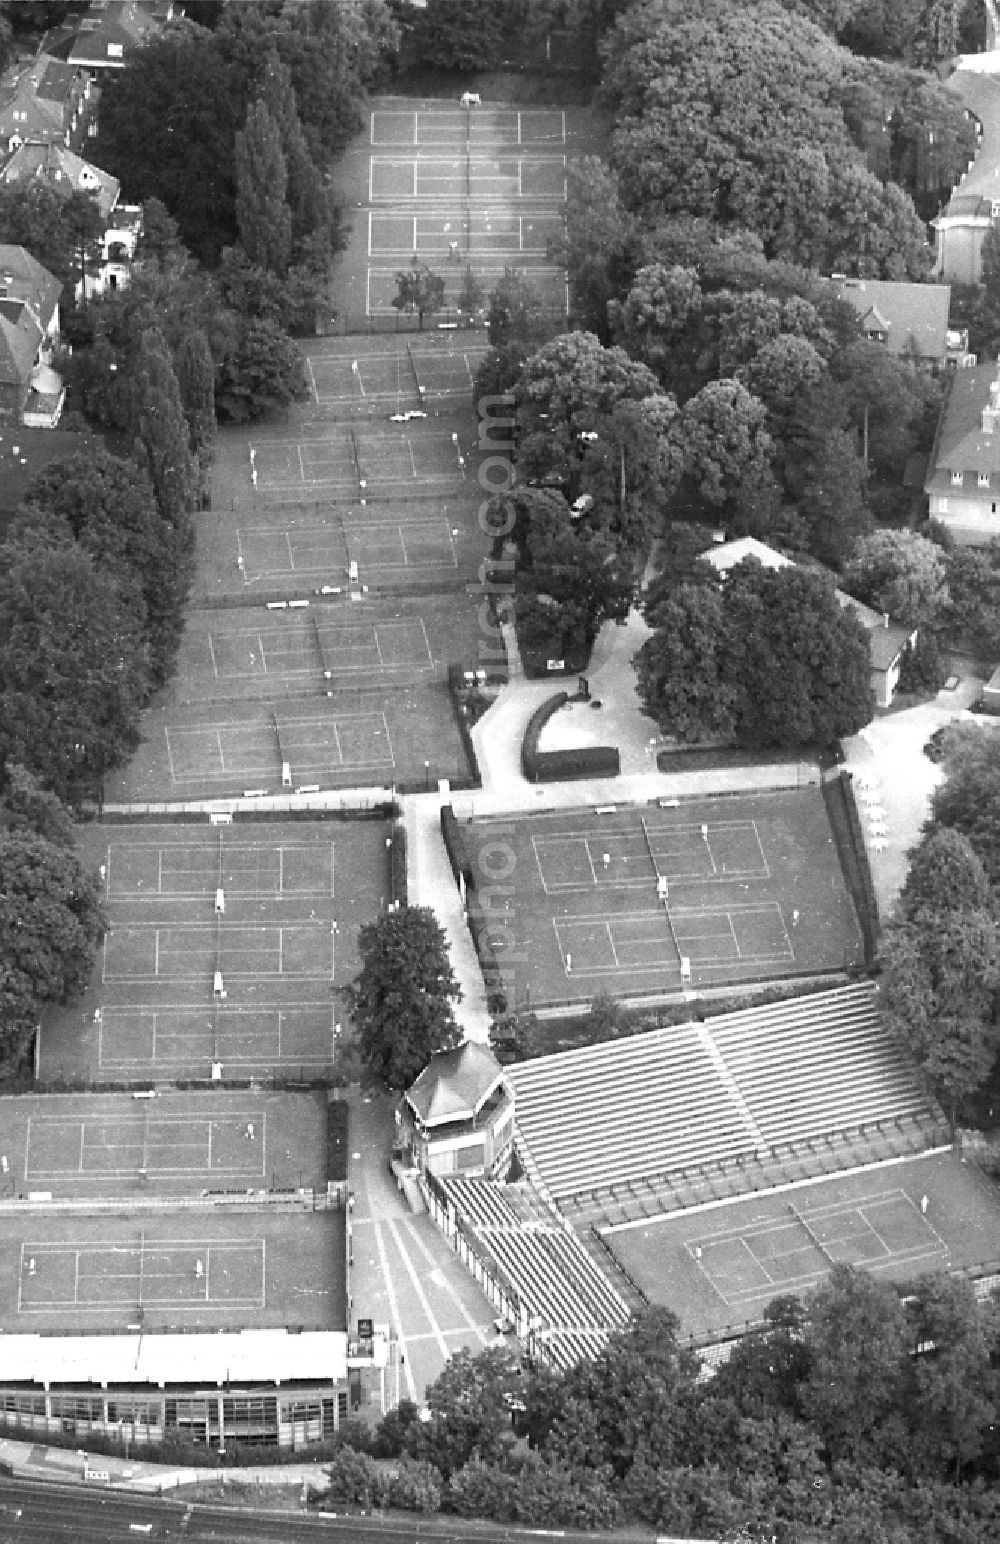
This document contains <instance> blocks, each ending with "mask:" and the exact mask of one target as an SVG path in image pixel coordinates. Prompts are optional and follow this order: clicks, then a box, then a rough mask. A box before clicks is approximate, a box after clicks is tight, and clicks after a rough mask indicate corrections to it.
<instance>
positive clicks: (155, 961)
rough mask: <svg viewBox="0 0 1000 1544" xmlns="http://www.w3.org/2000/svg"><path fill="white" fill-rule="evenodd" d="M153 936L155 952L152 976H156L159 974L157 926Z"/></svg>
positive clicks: (158, 933) (158, 935)
mask: <svg viewBox="0 0 1000 1544" xmlns="http://www.w3.org/2000/svg"><path fill="white" fill-rule="evenodd" d="M153 937H154V938H155V940H156V953H155V955H154V957H153V975H154V976H158V975H159V974H160V930H159V928H157V929H156V931H155V932H154V934H153Z"/></svg>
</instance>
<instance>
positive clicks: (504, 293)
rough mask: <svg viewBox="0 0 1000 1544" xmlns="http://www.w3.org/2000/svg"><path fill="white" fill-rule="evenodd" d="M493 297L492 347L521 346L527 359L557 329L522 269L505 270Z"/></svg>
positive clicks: (490, 319) (491, 293)
mask: <svg viewBox="0 0 1000 1544" xmlns="http://www.w3.org/2000/svg"><path fill="white" fill-rule="evenodd" d="M489 298H490V308H489V315H488V317H487V323H486V325H487V328H488V329H489V339H490V347H491V348H494V349H504V348H509V347H511V346H512V345H517V346H518V347H519V348H520V349H522V350H523V357H524V358H526V357H527V355H528V354H530V353H531V351H532V349H534V348H537V346H538V345H539V344H540V343H545V342H547V341H548V339H549V338H551V336H552V334H553V332H554V331H555V330H556V329H555V328H554V326H553V324H552V320H551V318H550V317H549V316H547V315H546V314H545V312H544V310H543V307H542V303H541V300H540V298H539V295H538V291H537V290H536V289H535V288H534V286H533V285H532V284H530V283H529V282H528V280H527V279H526V278H525V277H524V275H523V273H522V272H521V270H520V269H519V268H505V269H504V271H503V278H502V279H499V280H498V281H497V283H496V285H495V286H494V288H493V289H492V290H491V291H490V297H489ZM518 373H520V372H518Z"/></svg>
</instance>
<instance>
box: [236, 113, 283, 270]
mask: <svg viewBox="0 0 1000 1544" xmlns="http://www.w3.org/2000/svg"><path fill="white" fill-rule="evenodd" d="M287 188H288V168H287V165H286V162H285V156H284V152H283V151H282V148H281V135H280V133H279V132H278V125H277V124H276V123H275V121H274V119H273V118H272V117H271V114H270V113H269V111H268V109H267V106H266V104H265V102H264V101H263V100H261V101H257V102H253V103H251V105H250V106H249V107H248V108H247V116H246V127H245V129H244V131H243V133H242V134H237V136H236V224H237V227H238V229H239V233H240V240H241V241H242V243H243V246H244V249H245V250H246V253H247V255H248V257H249V258H250V260H251V262H253V263H256V264H257V266H258V267H260V268H263V269H264V270H265V272H267V273H274V274H277V276H278V277H279V278H283V277H284V275H285V274H286V273H287V272H288V265H289V263H290V261H291V256H292V211H291V209H290V208H289V205H288V201H287V199H286V197H285V194H286V192H287Z"/></svg>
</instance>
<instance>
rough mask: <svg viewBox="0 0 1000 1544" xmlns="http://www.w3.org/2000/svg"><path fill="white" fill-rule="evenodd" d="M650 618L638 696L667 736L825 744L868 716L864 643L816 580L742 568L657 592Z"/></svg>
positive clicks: (795, 571) (826, 585)
mask: <svg viewBox="0 0 1000 1544" xmlns="http://www.w3.org/2000/svg"><path fill="white" fill-rule="evenodd" d="M648 618H649V621H650V624H651V626H652V627H653V634H652V636H651V637H650V638H648V639H647V640H646V642H645V643H644V644H643V646H642V648H641V649H640V650H639V653H638V654H637V656H636V671H637V675H638V686H639V695H640V698H641V699H642V702H643V705H644V708H645V711H646V712H647V713H649V715H650V717H652V718H654V719H655V721H656V722H657V723H658V724H659V726H660V728H661V729H662V730H663V732H664V734H666V735H669V736H671V737H672V738H676V739H679V740H686V741H697V740H719V739H722V740H729V739H735V740H736V741H737V742H738V743H739V744H741V745H748V746H781V747H784V748H791V747H793V746H802V745H820V746H822V745H830V744H832V743H833V742H834V741H835V740H836V739H838V738H839V737H840V736H842V735H847V734H855V733H856V732H857V730H858V729H860V728H861V727H862V725H864V724H866V723H868V721H869V719H870V718H871V716H872V712H873V708H874V703H873V698H872V693H871V687H870V685H869V672H870V659H869V649H868V639H867V636H866V634H865V631H864V629H863V627H862V626H861V623H860V622H859V621H858V620H857V618H856V617H855V616H854V615H853V613H852V612H851V611H849V610H845V609H844V608H842V607H841V606H840V604H839V603H838V601H837V598H836V595H835V593H834V589H833V584H832V582H831V581H830V579H829V578H828V577H827V576H825V575H823V574H821V573H818V572H815V571H812V570H808V569H802V568H796V567H791V566H790V567H787V568H781V569H777V570H771V569H764V568H762V567H761V566H760V564H758V563H755V562H748V563H741V564H739V565H738V566H737V567H736V568H734V569H733V570H732V571H731V573H730V574H729V577H728V578H727V580H726V582H725V585H724V586H718V585H717V584H714V585H713V583H712V582H711V581H706V582H704V583H691V582H690V581H689V582H687V583H683V584H681V585H679V586H677V587H676V588H675V589H672V590H668V591H667V593H666V594H665V595H664V594H663V593H662V592H658V593H657V595H656V598H655V599H654V601H653V604H652V606H651V607H650V609H649V611H648Z"/></svg>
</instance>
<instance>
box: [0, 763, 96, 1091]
mask: <svg viewBox="0 0 1000 1544" xmlns="http://www.w3.org/2000/svg"><path fill="white" fill-rule="evenodd" d="M8 778H9V783H10V790H9V792H8V794H7V796H6V797H5V799H4V801H3V802H2V803H0V958H2V959H3V970H2V971H0V1075H2V1076H4V1077H6V1076H9V1074H10V1073H11V1072H12V1071H14V1070H15V1069H16V1068H17V1067H18V1066H19V1065H20V1064H21V1063H22V1062H23V1061H24V1059H25V1057H26V1056H27V1053H28V1049H29V1046H30V1044H31V1040H32V1037H33V1035H34V1033H35V1031H36V1029H37V1027H38V1022H39V1018H40V1015H41V1013H42V1012H43V1010H44V1008H45V1007H46V1006H47V1005H48V1004H55V1003H69V1002H72V1001H74V1000H75V999H76V998H78V997H79V996H80V995H82V993H83V992H84V990H85V989H86V986H87V983H88V981H89V979H90V973H91V971H92V969H93V965H94V959H95V956H96V953H97V946H98V943H99V942H100V939H101V937H102V935H103V933H104V930H105V927H106V926H107V919H106V917H105V915H104V911H103V909H102V906H101V903H100V900H99V899H98V892H97V882H96V878H95V876H94V875H93V874H92V873H89V872H87V870H85V869H84V867H83V865H82V863H81V862H80V859H79V857H78V855H77V853H76V851H75V848H74V845H73V838H72V833H71V829H70V830H69V831H68V830H67V829H66V827H67V824H68V822H66V819H65V816H62V817H60V815H59V813H58V811H57V810H55V809H54V808H53V804H52V801H51V795H46V794H45V793H44V792H43V791H42V790H41V788H40V787H39V785H38V784H37V783H35V782H34V780H33V779H31V778H29V777H28V776H27V774H25V773H24V772H23V770H21V769H16V768H8ZM36 820H37V825H36Z"/></svg>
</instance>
